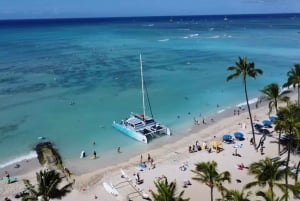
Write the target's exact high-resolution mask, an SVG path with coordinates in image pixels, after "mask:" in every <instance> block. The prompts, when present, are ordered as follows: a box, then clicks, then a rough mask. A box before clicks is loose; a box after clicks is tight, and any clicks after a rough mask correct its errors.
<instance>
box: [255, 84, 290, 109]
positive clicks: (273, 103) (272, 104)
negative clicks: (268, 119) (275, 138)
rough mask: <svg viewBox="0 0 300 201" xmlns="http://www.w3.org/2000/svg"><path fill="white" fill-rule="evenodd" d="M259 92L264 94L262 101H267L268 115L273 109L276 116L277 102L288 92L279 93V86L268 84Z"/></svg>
mask: <svg viewBox="0 0 300 201" xmlns="http://www.w3.org/2000/svg"><path fill="white" fill-rule="evenodd" d="M260 91H261V92H262V93H263V94H264V96H263V97H262V99H263V100H267V101H269V114H270V113H271V112H272V109H273V108H275V112H276V114H277V111H278V107H277V105H278V100H282V99H281V97H283V95H285V94H287V93H289V92H290V91H282V92H281V91H280V87H279V85H278V84H276V83H271V84H268V85H267V86H265V87H264V88H263V89H262V90H260Z"/></svg>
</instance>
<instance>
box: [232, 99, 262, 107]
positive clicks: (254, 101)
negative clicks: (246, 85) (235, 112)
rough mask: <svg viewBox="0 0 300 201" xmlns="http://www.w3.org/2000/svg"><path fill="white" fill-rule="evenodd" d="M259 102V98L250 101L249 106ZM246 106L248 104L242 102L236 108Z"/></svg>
mask: <svg viewBox="0 0 300 201" xmlns="http://www.w3.org/2000/svg"><path fill="white" fill-rule="evenodd" d="M257 101H258V98H253V99H250V100H249V104H253V103H256V102H257ZM245 105H247V102H242V103H240V104H238V105H236V106H237V107H242V106H245Z"/></svg>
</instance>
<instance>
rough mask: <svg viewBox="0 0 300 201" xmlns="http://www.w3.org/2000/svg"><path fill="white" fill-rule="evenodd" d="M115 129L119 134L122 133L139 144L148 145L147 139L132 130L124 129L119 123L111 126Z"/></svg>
mask: <svg viewBox="0 0 300 201" xmlns="http://www.w3.org/2000/svg"><path fill="white" fill-rule="evenodd" d="M112 126H113V127H114V128H115V129H117V130H118V131H120V132H121V133H123V134H124V135H127V136H129V137H131V138H133V139H135V140H137V141H140V142H143V143H145V144H148V139H147V137H146V136H145V135H143V134H141V133H139V132H136V131H134V130H131V129H129V128H126V127H124V126H123V125H121V124H119V123H116V122H113V125H112Z"/></svg>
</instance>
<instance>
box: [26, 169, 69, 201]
mask: <svg viewBox="0 0 300 201" xmlns="http://www.w3.org/2000/svg"><path fill="white" fill-rule="evenodd" d="M36 179H37V186H36V188H35V187H34V186H33V185H32V184H31V183H30V182H29V180H24V184H25V186H26V188H27V189H28V190H29V195H26V196H24V197H22V201H34V200H42V201H49V200H50V199H61V198H62V197H64V196H65V195H66V194H67V193H69V192H71V190H72V185H73V183H69V184H66V185H65V186H63V187H62V188H60V189H59V188H58V186H59V185H60V184H61V182H62V178H61V177H60V175H59V173H58V172H56V171H55V170H44V171H42V170H41V171H40V172H39V173H36Z"/></svg>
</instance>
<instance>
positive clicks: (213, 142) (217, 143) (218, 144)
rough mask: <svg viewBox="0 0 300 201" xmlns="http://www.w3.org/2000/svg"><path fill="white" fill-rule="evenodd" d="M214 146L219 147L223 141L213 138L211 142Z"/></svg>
mask: <svg viewBox="0 0 300 201" xmlns="http://www.w3.org/2000/svg"><path fill="white" fill-rule="evenodd" d="M209 144H210V145H211V146H212V147H214V148H217V147H219V146H221V145H222V142H221V141H220V140H213V141H211V142H210V143H209Z"/></svg>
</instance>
